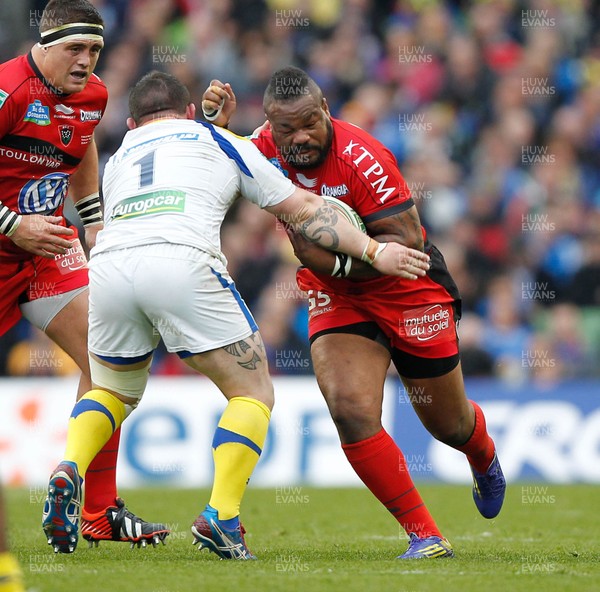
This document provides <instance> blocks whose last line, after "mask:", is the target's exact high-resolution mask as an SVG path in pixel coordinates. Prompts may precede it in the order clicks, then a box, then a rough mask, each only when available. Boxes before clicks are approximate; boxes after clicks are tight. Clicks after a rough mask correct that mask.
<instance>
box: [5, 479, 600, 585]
mask: <svg viewBox="0 0 600 592" xmlns="http://www.w3.org/2000/svg"><path fill="white" fill-rule="evenodd" d="M531 487H533V486H531ZM420 489H421V491H422V494H423V497H424V498H425V500H426V501H427V503H428V505H429V507H430V509H431V511H432V512H433V513H434V515H435V516H436V518H437V521H438V524H439V526H440V527H441V528H442V530H443V532H444V534H445V535H446V536H447V537H448V538H449V539H450V541H451V542H452V543H453V545H454V548H455V551H456V557H455V558H454V559H433V560H421V561H398V560H396V559H395V556H396V555H397V554H398V553H400V552H403V551H404V550H405V549H406V546H407V543H406V540H405V537H404V535H403V534H400V532H399V528H398V526H397V524H396V522H395V521H394V520H393V519H392V518H391V516H389V514H387V512H386V511H385V510H384V509H383V508H382V507H381V506H380V505H379V504H377V503H376V502H375V500H374V499H373V498H372V497H371V495H370V494H369V493H368V492H367V491H366V490H364V489H341V490H334V489H309V488H305V487H302V488H300V490H295V491H289V490H284V491H276V490H275V489H271V490H255V489H249V490H248V492H247V494H246V498H245V500H244V508H243V517H244V522H245V525H246V528H247V529H248V531H249V534H248V536H247V541H248V544H249V546H250V548H251V549H252V550H253V552H254V553H256V555H257V556H258V557H259V559H260V560H259V561H253V562H231V561H219V560H218V559H217V558H216V556H214V555H212V554H210V553H209V552H208V551H206V550H204V551H202V552H198V551H197V550H196V548H195V547H193V546H192V545H191V540H192V537H191V534H190V532H189V525H190V523H191V521H192V520H193V518H194V517H195V515H196V514H197V513H198V512H199V511H200V510H201V508H202V506H203V505H204V503H206V500H207V499H208V497H207V496H208V493H207V492H206V491H201V492H197V491H189V490H162V489H151V488H148V489H144V490H135V491H128V492H123V496H124V497H125V498H126V500H127V503H128V506H129V507H131V508H132V509H133V510H135V511H136V512H138V513H139V514H140V515H141V516H143V517H145V518H146V519H152V520H157V521H163V522H166V523H168V524H169V525H170V526H171V528H172V529H173V531H174V532H173V534H172V536H171V537H170V539H169V542H168V544H167V545H166V546H164V547H163V546H161V547H159V548H156V549H153V548H152V547H149V548H147V549H133V550H132V549H130V548H129V546H128V545H126V544H118V543H101V544H100V547H98V548H97V549H96V548H94V549H88V547H87V543H86V542H85V541H83V542H82V543H80V546H79V547H78V549H77V551H76V552H75V553H74V554H73V555H54V554H53V553H52V552H51V550H50V547H48V545H47V544H46V542H45V539H44V536H43V533H42V530H41V528H40V517H41V503H40V502H39V498H40V497H41V494H40V492H39V491H38V490H36V491H35V492H31V493H30V492H29V491H28V490H27V491H25V490H9V491H7V493H6V498H7V503H8V510H9V519H10V535H11V542H12V546H13V551H14V552H15V553H17V554H18V557H19V559H20V561H21V564H22V567H23V571H24V574H25V580H26V583H27V585H28V589H29V590H30V591H34V590H35V591H38V592H46V591H52V592H55V591H57V590H63V591H65V592H75V591H78V590H85V591H88V590H89V591H92V592H95V591H96V590H97V591H102V592H105V591H106V592H108V591H113V590H115V591H118V592H192V591H194V592H195V591H202V592H204V591H207V592H208V591H210V592H213V591H217V590H220V591H229V590H232V591H235V590H239V591H244V592H279V591H281V592H294V591H299V592H300V591H301V592H305V591H306V592H320V591H325V590H327V591H330V590H332V591H338V590H339V591H342V592H354V591H356V592H358V591H360V592H365V591H371V590H373V591H375V592H387V591H391V592H428V591H429V590H431V591H436V592H442V591H446V590H450V591H454V590H457V591H458V590H460V591H461V592H469V591H471V590H472V591H478V592H495V591H498V592H500V591H502V592H505V591H507V590H508V591H510V592H517V591H521V590H523V591H528V592H529V591H533V590H541V591H542V592H553V591H557V592H559V591H560V592H565V591H570V590H573V591H577V592H582V591H585V592H587V591H592V590H600V542H599V538H600V535H599V533H600V513H599V512H598V507H599V506H598V500H599V497H600V496H599V493H600V488H599V487H594V486H584V485H580V486H557V485H550V486H547V487H546V488H544V489H542V490H540V489H538V490H535V489H527V486H524V485H523V486H522V485H520V484H518V485H512V486H511V487H510V488H509V492H508V495H507V500H506V502H505V506H504V508H503V510H502V513H501V515H500V517H499V518H498V519H496V520H492V521H488V520H484V519H483V518H481V517H479V514H478V513H477V512H476V510H475V507H474V506H473V502H472V500H471V499H470V492H469V490H468V488H467V487H454V486H441V485H423V486H421V488H420Z"/></svg>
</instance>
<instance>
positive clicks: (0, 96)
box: [0, 88, 8, 109]
mask: <svg viewBox="0 0 600 592" xmlns="http://www.w3.org/2000/svg"><path fill="white" fill-rule="evenodd" d="M6 99H8V93H7V92H6V91H5V90H2V89H1V88H0V109H2V106H3V105H4V103H5V101H6Z"/></svg>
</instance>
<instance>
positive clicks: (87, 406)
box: [64, 389, 125, 477]
mask: <svg viewBox="0 0 600 592" xmlns="http://www.w3.org/2000/svg"><path fill="white" fill-rule="evenodd" d="M124 419H125V405H124V404H123V402H122V401H120V400H119V399H117V397H115V396H114V395H112V394H110V393H108V392H106V391H103V390H100V389H94V390H91V391H88V392H87V393H86V394H85V395H83V397H81V399H79V401H77V403H75V407H73V411H72V412H71V418H70V419H69V431H68V432H67V449H66V451H65V457H64V460H66V461H71V462H74V463H75V464H76V465H77V470H78V471H79V475H80V477H85V473H86V471H87V469H88V467H89V465H90V463H91V462H92V460H94V457H95V456H96V454H98V452H99V451H100V449H101V448H102V447H103V446H104V444H106V442H108V439H109V438H110V437H111V436H112V435H113V433H114V432H115V430H117V429H118V428H119V426H120V425H121V424H122V423H123V420H124Z"/></svg>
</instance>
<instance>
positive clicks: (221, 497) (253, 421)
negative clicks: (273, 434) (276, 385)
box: [209, 397, 271, 520]
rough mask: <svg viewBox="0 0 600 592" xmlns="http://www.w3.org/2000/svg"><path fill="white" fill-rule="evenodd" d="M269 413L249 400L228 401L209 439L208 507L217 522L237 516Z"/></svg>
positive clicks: (259, 404) (258, 451) (241, 398)
mask: <svg viewBox="0 0 600 592" xmlns="http://www.w3.org/2000/svg"><path fill="white" fill-rule="evenodd" d="M270 419H271V412H270V410H269V408H268V407H267V406H266V405H265V404H264V403H261V402H260V401H258V400H257V399H252V398H250V397H234V398H232V399H230V400H229V404H228V405H227V407H226V408H225V411H224V412H223V415H222V416H221V420H220V421H219V425H218V426H217V429H216V431H215V435H214V438H213V444H212V446H213V459H214V462H215V476H214V482H213V489H212V493H211V496H210V501H209V505H210V506H211V507H213V508H214V509H215V510H217V512H218V517H219V520H230V519H231V518H235V517H237V516H238V515H239V513H240V503H241V501H242V497H243V496H244V492H245V490H246V485H247V484H248V481H249V479H250V476H251V475H252V471H254V467H255V466H256V463H257V462H258V459H259V457H260V454H261V452H262V448H263V446H264V444H265V439H266V437H267V430H268V428H269V421H270Z"/></svg>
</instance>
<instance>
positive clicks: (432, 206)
mask: <svg viewBox="0 0 600 592" xmlns="http://www.w3.org/2000/svg"><path fill="white" fill-rule="evenodd" d="M93 3H94V4H95V5H96V6H98V8H99V9H100V11H101V13H102V15H103V17H104V19H105V21H106V24H107V27H106V33H105V39H106V48H105V49H104V51H103V54H102V56H101V59H100V62H99V66H98V68H97V73H98V74H99V75H100V76H101V78H102V79H103V80H104V82H105V83H106V85H107V87H108V90H109V96H110V99H109V105H108V108H107V110H106V113H105V116H104V119H103V120H102V123H101V124H100V125H99V126H98V131H97V137H96V139H97V142H98V145H99V149H100V160H101V164H102V163H104V162H106V160H107V159H108V157H109V156H110V155H111V154H112V153H113V152H114V151H115V150H116V148H117V147H118V146H119V144H120V142H121V140H122V137H123V135H124V133H125V131H126V127H125V120H126V118H127V116H128V110H127V99H128V91H129V88H130V87H131V86H132V85H133V84H134V83H135V81H136V80H137V79H138V78H139V77H140V76H141V75H143V74H144V73H146V72H147V71H149V70H151V69H161V70H166V71H169V72H171V73H173V74H175V75H177V76H178V77H179V78H181V79H182V80H183V81H184V82H185V83H186V84H187V85H188V86H189V88H190V90H191V92H192V97H193V100H194V102H195V103H196V104H197V105H199V104H200V100H201V96H202V93H203V91H204V89H205V88H206V87H207V86H208V84H209V83H210V80H211V79H213V78H218V79H220V80H221V81H224V82H231V83H232V85H233V88H234V91H235V93H236V96H237V101H238V110H237V113H236V115H235V116H234V118H233V120H232V122H231V125H230V128H231V129H232V130H234V131H236V132H237V133H240V134H248V133H251V132H252V131H253V129H254V128H255V127H257V126H259V125H261V124H262V123H263V122H264V113H263V110H262V95H263V91H264V89H265V87H266V84H267V82H268V80H269V78H270V75H271V73H272V72H273V71H274V70H275V69H277V68H279V67H281V66H284V65H287V64H294V65H297V66H300V67H302V68H304V69H306V70H307V71H308V72H309V74H310V75H311V76H312V77H313V78H314V79H315V80H316V81H317V83H318V84H319V85H320V86H321V87H322V89H323V92H324V94H325V96H326V98H327V101H328V103H329V107H330V109H331V112H332V114H333V116H334V117H338V118H341V119H344V120H347V121H350V122H352V123H355V124H357V125H359V126H360V127H362V128H364V129H365V130H367V131H369V132H370V133H372V134H373V135H374V136H375V137H376V138H378V139H379V140H380V141H382V142H383V143H384V144H385V145H386V146H388V147H389V148H390V150H392V152H393V153H394V154H395V156H396V158H397V159H398V163H399V165H400V169H401V171H402V173H403V175H404V177H405V179H406V180H407V182H408V185H409V187H410V188H411V191H412V194H413V199H414V200H415V203H416V204H417V207H418V209H419V212H420V215H421V219H422V222H423V224H424V226H425V228H426V229H427V233H428V236H429V238H430V239H431V240H432V241H433V242H434V243H435V244H436V245H437V246H438V247H439V248H440V250H441V251H442V253H444V255H445V257H446V261H447V264H448V267H449V269H450V271H451V273H452V274H453V276H454V278H455V280H456V283H457V284H458V286H459V289H460V290H461V293H462V296H463V319H462V321H461V323H460V326H459V334H460V338H461V346H462V361H463V367H464V371H465V374H466V375H469V376H497V377H501V378H503V379H506V380H508V381H525V380H536V381H541V382H552V381H555V380H559V379H562V378H572V377H590V376H596V377H598V376H600V364H599V363H598V362H599V361H600V8H599V7H598V3H597V2H593V1H592V0H568V1H567V0H547V1H545V0H538V1H535V0H533V1H531V2H518V1H516V0H493V1H486V0H479V1H475V2H460V1H455V2H443V1H433V0H344V1H343V0H328V1H327V2H323V1H322V0H95V1H94V2H93ZM23 5H27V2H24V3H23ZM44 5H45V1H44V0H41V1H31V2H30V3H29V6H28V9H27V10H25V9H23V8H21V11H20V13H19V15H20V16H18V18H19V19H20V21H23V19H25V21H23V22H20V21H19V22H20V25H19V23H14V25H13V26H10V27H7V26H4V27H0V52H2V53H1V57H2V60H6V59H9V58H10V57H13V56H14V55H15V47H17V46H19V45H20V50H21V51H20V53H24V52H26V51H28V49H29V47H30V46H31V44H32V42H34V41H35V39H36V33H37V31H36V26H37V24H36V22H35V21H36V18H37V19H38V20H39V16H41V11H42V10H43V7H44ZM11 10H12V9H11ZM15 14H17V13H15V12H14V11H13V12H12V17H11V18H13V19H14V18H16V17H15ZM4 22H5V23H8V22H9V21H4ZM15 31H18V32H19V33H18V34H19V35H20V37H18V38H16V39H15V38H12V37H11V35H13V36H14V35H15ZM15 42H18V44H17V45H15ZM222 241H223V250H224V252H225V254H226V256H227V258H228V260H229V268H230V271H231V274H232V276H233V277H234V279H235V280H236V284H237V286H238V289H239V290H240V292H241V293H242V295H243V296H244V298H245V299H246V301H247V302H248V304H249V305H250V307H251V309H252V310H253V311H254V313H255V316H256V318H257V321H258V323H259V326H260V328H261V332H262V335H263V338H264V340H265V343H266V346H267V349H268V351H269V355H270V360H271V371H272V373H274V374H294V373H310V372H311V364H310V355H309V350H308V342H307V331H306V321H307V311H306V301H305V299H304V296H303V294H302V293H301V292H300V291H299V290H298V288H297V286H296V283H295V269H296V266H297V264H298V262H297V260H296V259H295V258H294V256H293V253H292V251H291V248H290V246H289V243H288V240H287V237H286V235H285V232H284V231H283V229H282V228H281V227H280V226H279V225H278V224H277V223H276V221H275V220H274V218H272V217H271V216H270V215H268V214H266V213H264V212H261V211H260V210H259V209H258V208H256V207H255V206H253V205H250V204H249V203H246V202H243V201H240V202H239V203H238V204H237V205H236V207H235V208H234V209H233V210H232V211H231V212H230V215H229V217H228V219H227V222H226V224H225V225H224V228H223V233H222ZM27 351H29V352H34V353H35V355H34V354H31V353H30V354H27V353H26V352H27ZM44 351H50V344H49V342H47V341H46V340H45V338H44V337H42V336H40V335H39V334H38V333H37V332H34V331H32V330H30V329H28V328H27V327H26V326H25V325H24V324H20V325H18V326H17V327H16V328H15V329H14V330H13V331H11V332H10V334H8V335H7V336H5V337H4V338H3V339H1V340H0V352H1V353H0V372H2V373H5V374H11V375H25V374H36V373H53V372H54V373H57V372H59V370H60V372H59V373H65V372H68V371H72V368H71V366H70V365H69V363H68V361H65V362H64V363H63V364H61V365H60V368H59V365H58V364H56V363H54V364H46V366H50V368H44V367H42V366H44V364H41V365H40V364H39V363H36V364H32V360H34V361H36V360H37V361H38V362H39V359H40V355H39V352H44ZM36 352H37V353H36ZM53 356H57V357H52V356H49V355H47V357H52V359H55V360H58V359H60V356H61V352H55V353H54V354H53ZM41 357H42V358H43V356H41ZM153 370H154V372H155V373H161V374H178V373H182V372H185V371H186V370H185V367H184V366H183V364H182V363H181V362H180V361H179V360H178V359H177V358H176V357H174V356H169V355H166V354H164V352H159V355H157V357H156V360H155V364H154V369H153Z"/></svg>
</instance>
